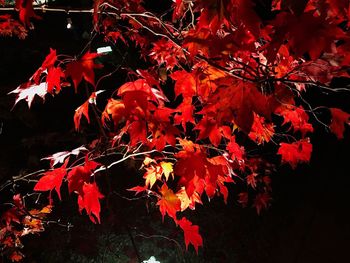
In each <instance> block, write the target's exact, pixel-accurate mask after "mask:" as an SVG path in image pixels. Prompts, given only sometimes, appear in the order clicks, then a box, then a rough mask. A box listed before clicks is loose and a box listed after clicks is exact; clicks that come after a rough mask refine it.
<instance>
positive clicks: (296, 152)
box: [277, 139, 312, 169]
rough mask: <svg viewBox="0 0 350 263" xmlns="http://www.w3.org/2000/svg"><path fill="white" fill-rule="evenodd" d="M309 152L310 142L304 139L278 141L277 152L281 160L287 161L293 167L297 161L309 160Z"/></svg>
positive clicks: (310, 150) (310, 148)
mask: <svg viewBox="0 0 350 263" xmlns="http://www.w3.org/2000/svg"><path fill="white" fill-rule="evenodd" d="M311 152H312V144H311V143H310V142H309V140H308V139H304V140H300V141H297V142H293V143H284V142H282V143H280V148H279V149H278V152H277V154H280V155H281V156H282V162H287V163H289V164H290V165H291V166H292V168H293V169H294V168H296V166H297V164H298V163H302V162H309V161H310V157H311Z"/></svg>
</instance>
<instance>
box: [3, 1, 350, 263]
mask: <svg viewBox="0 0 350 263" xmlns="http://www.w3.org/2000/svg"><path fill="white" fill-rule="evenodd" d="M77 2H78V3H79V1H77ZM71 18H72V20H73V26H74V27H73V29H72V30H67V29H66V15H65V14H52V13H50V14H44V15H43V20H42V21H37V22H35V27H36V28H35V30H34V31H31V32H30V33H29V36H28V38H27V39H25V40H17V39H15V38H11V39H10V38H2V39H1V40H0V58H1V62H0V87H1V88H0V124H1V125H2V133H1V134H0V145H1V151H0V176H1V182H3V181H5V180H7V179H9V178H10V177H12V176H15V175H18V174H19V173H26V172H28V171H35V170H37V169H40V168H42V167H43V166H44V165H45V164H43V162H41V161H40V159H41V158H42V157H44V156H47V155H49V154H52V153H55V152H57V151H60V150H67V149H72V148H73V147H76V146H80V145H81V144H83V143H85V142H87V140H88V139H87V138H88V137H86V136H83V135H81V134H79V133H76V132H74V129H73V114H74V109H75V108H76V107H77V106H79V105H80V104H81V102H83V101H84V96H83V95H84V94H83V95H81V94H78V95H74V93H73V91H72V89H71V88H67V89H65V90H63V92H62V93H60V94H59V95H58V96H56V97H55V98H49V97H47V99H46V102H45V103H41V101H40V100H35V101H34V103H33V106H32V108H31V109H30V110H28V107H27V105H26V103H24V102H23V101H22V102H20V103H19V104H18V105H17V106H16V107H15V108H14V109H13V110H12V111H11V108H12V105H13V103H14V99H15V98H14V96H10V95H7V93H8V92H9V91H11V90H13V89H15V88H16V87H17V86H18V85H19V84H21V83H23V82H25V81H26V80H27V79H28V78H29V77H30V76H31V75H32V74H33V72H34V71H35V70H36V69H37V68H38V67H39V66H40V65H41V63H42V61H43V59H44V58H45V56H46V55H47V54H48V52H49V48H50V47H52V48H54V49H57V51H58V53H60V54H70V55H74V54H77V53H79V52H80V51H81V49H82V47H84V45H85V44H86V42H87V39H84V38H83V37H82V36H83V34H84V32H85V31H86V32H87V33H89V32H90V30H91V28H90V26H91V22H90V15H82V14H75V15H74V14H72V15H71ZM97 39H98V38H97ZM101 43H102V42H99V41H98V40H96V42H95V43H93V45H97V46H98V44H101ZM121 49H125V47H121ZM129 53H131V52H129ZM113 59H116V60H118V56H117V57H115V58H113ZM127 59H128V60H129V61H130V62H131V63H133V57H132V56H129V57H128V58H127ZM119 82H120V80H119V79H118V77H117V76H115V77H112V78H111V79H110V80H108V81H106V84H108V85H112V86H114V87H115V88H116V87H118V84H119ZM345 83H348V82H346V80H339V81H338V82H336V83H335V85H338V86H342V85H345ZM307 100H308V101H309V102H311V104H312V105H314V106H317V105H325V106H330V107H339V108H341V109H343V110H345V111H347V112H350V104H349V101H350V93H330V94H328V95H327V94H319V93H317V94H316V92H315V94H313V93H312V92H311V93H309V94H308V95H307ZM67 116H69V117H67ZM323 117H325V118H327V114H324V116H323ZM315 125H316V126H315V127H316V132H315V134H314V135H312V137H311V140H312V143H313V144H314V151H313V156H312V160H311V162H310V164H307V165H302V166H300V167H299V168H298V169H297V170H295V171H291V169H290V167H289V166H281V167H279V168H278V170H277V172H276V174H275V175H274V176H273V202H272V206H271V207H270V209H269V210H267V211H264V212H263V213H262V214H261V215H260V216H258V215H257V214H256V212H255V211H254V210H253V209H251V208H246V209H242V208H240V207H239V206H238V204H237V203H236V202H235V201H234V200H233V199H232V200H229V202H228V204H227V205H224V204H223V202H222V200H221V199H220V198H217V199H215V200H212V201H211V202H210V203H207V204H205V206H203V207H199V208H198V210H197V211H196V213H192V214H190V216H192V217H191V218H192V219H193V220H192V221H193V222H194V223H195V224H197V225H199V226H200V227H201V234H202V235H203V238H204V248H203V249H200V253H199V256H198V257H197V256H195V254H194V253H193V249H192V248H190V252H189V253H188V254H186V255H185V256H182V255H181V254H180V253H178V252H177V248H176V245H174V243H173V242H170V241H167V240H165V239H162V238H157V237H155V238H151V239H147V238H142V237H140V236H137V235H138V234H140V233H144V234H147V235H166V236H169V237H171V238H174V239H177V240H178V241H179V242H180V244H181V246H182V247H184V243H183V240H182V233H180V232H179V231H178V229H176V227H175V226H174V224H173V223H171V222H170V221H169V222H168V221H167V220H165V222H164V224H162V222H161V216H160V213H159V212H158V211H157V210H156V209H152V207H153V208H154V204H152V203H151V204H149V206H150V212H149V213H148V212H147V209H146V207H145V205H144V201H141V202H138V201H133V202H130V201H126V200H123V199H120V198H117V197H116V198H115V210H116V213H115V214H116V215H115V214H114V215H113V216H112V215H110V214H108V213H106V214H103V215H102V225H97V226H94V225H92V223H91V222H89V220H88V218H87V217H86V216H80V215H79V214H78V212H77V207H76V204H75V200H74V198H71V199H73V201H69V198H68V195H67V193H66V194H65V195H64V198H63V199H64V200H65V201H63V202H62V203H61V204H58V205H57V207H56V212H55V213H54V215H53V216H57V217H61V218H62V220H63V221H67V220H70V222H71V223H72V224H73V225H75V227H74V228H73V229H71V230H70V231H69V232H68V231H67V230H66V229H63V228H60V227H58V226H55V225H52V226H51V227H49V228H48V229H47V230H46V231H45V232H43V233H41V234H40V236H33V235H32V236H28V237H26V238H25V240H24V245H25V247H24V250H23V251H24V253H25V254H26V255H27V256H26V260H25V261H26V262H136V255H135V251H134V250H133V247H132V246H131V242H130V239H129V237H128V234H127V232H128V231H129V232H130V233H131V234H132V235H133V236H134V238H135V242H136V246H137V247H138V250H139V253H140V255H141V257H142V259H143V260H146V259H148V258H149V257H150V256H151V255H155V256H156V258H157V259H158V260H160V261H161V262H162V263H163V262H180V260H184V261H185V262H239V263H255V262H271V263H279V262H283V263H310V262H317V263H332V262H337V263H341V262H350V255H349V252H348V250H349V245H350V212H349V210H350V209H349V208H350V205H349V202H350V198H349V194H350V191H349V186H350V173H349V168H348V165H349V162H350V159H349V156H350V155H349V147H350V132H349V129H348V127H347V131H346V136H345V139H344V140H341V141H338V140H336V138H335V136H334V135H332V134H330V133H328V132H327V131H325V129H324V128H323V127H322V126H321V125H318V124H315ZM88 132H89V131H87V133H88ZM112 173H115V174H116V176H118V178H119V179H118V181H117V182H118V183H117V186H116V187H117V190H118V191H119V192H121V193H123V194H126V192H125V190H123V189H124V188H125V186H128V180H126V181H127V182H123V181H122V180H123V177H126V176H128V177H136V176H137V170H136V169H135V168H132V167H131V165H124V166H120V167H118V168H115V171H112ZM122 186H123V187H122ZM64 191H66V192H67V189H64ZM123 191H124V192H123ZM1 194H2V195H3V194H4V193H1ZM5 194H9V195H10V192H6V193H5ZM0 198H1V200H3V199H6V198H7V197H5V198H4V197H0ZM71 217H72V218H71ZM126 225H127V226H128V227H126ZM127 230H128V231H127Z"/></svg>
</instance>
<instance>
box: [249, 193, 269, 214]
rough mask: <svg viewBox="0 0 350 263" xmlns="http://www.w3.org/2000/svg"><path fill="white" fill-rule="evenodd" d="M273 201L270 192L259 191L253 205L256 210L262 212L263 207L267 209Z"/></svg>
mask: <svg viewBox="0 0 350 263" xmlns="http://www.w3.org/2000/svg"><path fill="white" fill-rule="evenodd" d="M270 201H271V196H270V194H269V193H268V192H263V193H258V194H257V195H256V197H255V199H254V204H253V206H254V207H255V209H256V212H257V213H258V214H260V212H261V210H262V209H266V208H267V207H268V205H269V203H270Z"/></svg>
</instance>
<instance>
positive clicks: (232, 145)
mask: <svg viewBox="0 0 350 263" xmlns="http://www.w3.org/2000/svg"><path fill="white" fill-rule="evenodd" d="M226 149H227V150H228V152H229V153H230V154H231V159H232V160H237V161H238V162H242V161H243V158H244V155H245V153H244V147H242V146H240V145H239V144H238V143H237V142H236V137H235V136H232V137H231V138H230V142H229V143H228V144H227V146H226Z"/></svg>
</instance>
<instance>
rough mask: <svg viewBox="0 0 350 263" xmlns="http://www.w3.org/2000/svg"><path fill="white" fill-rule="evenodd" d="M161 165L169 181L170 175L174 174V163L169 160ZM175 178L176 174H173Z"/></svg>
mask: <svg viewBox="0 0 350 263" xmlns="http://www.w3.org/2000/svg"><path fill="white" fill-rule="evenodd" d="M160 166H161V167H162V171H163V174H164V176H165V179H166V180H167V181H168V179H169V175H170V174H172V175H173V164H172V163H169V162H161V163H160ZM173 179H174V175H173Z"/></svg>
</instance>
